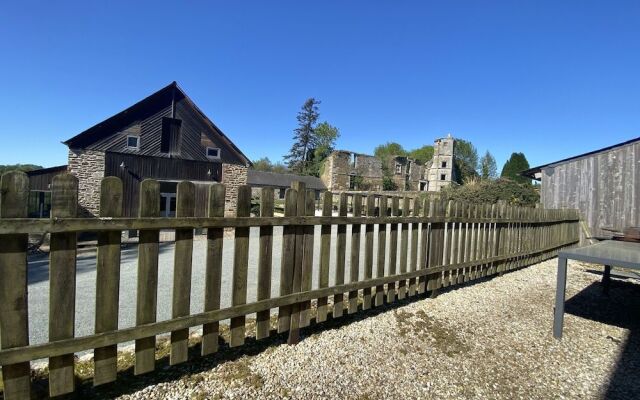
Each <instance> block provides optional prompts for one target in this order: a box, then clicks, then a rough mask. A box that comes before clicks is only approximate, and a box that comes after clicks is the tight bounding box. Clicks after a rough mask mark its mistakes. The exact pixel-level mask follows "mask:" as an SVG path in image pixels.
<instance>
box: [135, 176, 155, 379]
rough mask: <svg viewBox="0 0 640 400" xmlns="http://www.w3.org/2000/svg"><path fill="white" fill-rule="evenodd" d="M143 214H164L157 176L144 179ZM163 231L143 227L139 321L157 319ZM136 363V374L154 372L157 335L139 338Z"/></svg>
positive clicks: (138, 288)
mask: <svg viewBox="0 0 640 400" xmlns="http://www.w3.org/2000/svg"><path fill="white" fill-rule="evenodd" d="M138 215H139V216H140V218H149V217H159V216H160V184H159V183H158V181H155V180H153V179H145V180H144V181H142V182H141V183H140V208H139V210H138ZM159 241H160V231H159V230H157V229H143V230H140V239H139V242H138V278H137V279H138V286H137V300H136V325H144V324H148V323H151V322H156V310H157V303H158V302H157V294H158V250H159ZM135 347H136V364H135V366H134V374H136V375H140V374H144V373H147V372H151V371H153V370H154V368H155V362H156V359H155V351H156V337H155V336H150V337H146V338H142V339H138V340H136V345H135Z"/></svg>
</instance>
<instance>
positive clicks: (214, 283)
mask: <svg viewBox="0 0 640 400" xmlns="http://www.w3.org/2000/svg"><path fill="white" fill-rule="evenodd" d="M225 195H226V187H225V186H224V185H222V184H219V185H211V186H210V187H209V197H208V200H207V203H208V204H207V215H208V216H209V217H223V216H224V201H225ZM272 198H273V196H272ZM272 201H273V200H272ZM261 229H262V228H261ZM261 232H262V231H261ZM223 242H224V229H223V228H208V229H207V256H206V261H205V269H206V271H205V278H204V279H205V282H204V310H205V311H212V310H218V309H219V308H220V290H221V286H222V247H223ZM258 293H260V291H258ZM219 325H220V323H219V322H211V323H209V324H204V325H203V326H202V349H201V351H202V355H203V356H204V355H207V354H211V353H215V352H216V351H218V334H219V332H220V326H219Z"/></svg>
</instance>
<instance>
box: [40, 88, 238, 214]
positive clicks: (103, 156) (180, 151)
mask: <svg viewBox="0 0 640 400" xmlns="http://www.w3.org/2000/svg"><path fill="white" fill-rule="evenodd" d="M64 144H66V145H67V146H68V147H69V158H68V160H69V163H68V165H67V166H66V168H63V167H62V166H61V167H56V168H55V169H53V170H52V172H51V173H49V174H38V172H37V171H34V172H33V173H30V176H33V179H31V178H30V181H33V182H31V183H32V190H37V191H39V192H46V191H47V190H49V185H50V182H51V179H53V176H55V174H58V173H61V172H64V171H65V170H66V171H68V172H70V173H71V174H73V175H75V176H76V177H77V178H78V203H79V206H80V214H81V215H84V216H97V215H99V204H100V181H101V180H102V178H104V177H107V176H117V177H119V178H120V179H122V182H123V190H124V207H123V213H124V216H127V217H132V216H136V215H137V213H138V207H139V205H138V204H139V196H138V194H139V193H138V191H139V186H140V182H142V180H144V179H147V178H152V179H156V180H158V181H159V182H160V192H161V193H160V212H161V216H173V215H175V210H176V188H177V184H178V182H180V181H183V180H188V181H191V182H193V183H194V184H195V186H196V216H205V215H206V204H207V201H206V199H207V195H208V187H209V185H210V184H212V183H224V184H225V185H226V186H227V194H226V195H227V198H226V202H225V211H226V214H227V215H231V214H233V213H235V209H236V201H237V189H238V186H240V185H245V184H246V183H247V169H248V167H249V166H250V165H251V162H250V161H249V159H248V158H247V157H246V156H245V155H244V154H243V153H242V152H241V151H240V149H238V148H237V147H236V145H235V144H233V142H231V140H230V139H229V138H228V137H227V136H226V135H225V134H224V133H223V132H222V131H221V130H220V129H219V128H218V127H216V126H215V125H214V124H213V122H211V120H210V119H209V118H207V116H206V115H205V114H204V113H203V112H202V111H201V110H200V109H199V108H198V107H197V106H196V105H195V103H193V101H192V100H191V99H190V98H189V97H188V96H187V95H186V94H185V93H184V91H182V89H180V87H178V85H177V84H176V83H175V82H173V83H171V84H169V85H168V86H166V87H164V88H162V89H160V90H159V91H157V92H155V93H153V94H152V95H150V96H149V97H147V98H145V99H143V100H141V101H139V102H138V103H136V104H134V105H132V106H131V107H129V108H127V109H125V110H123V111H121V112H120V113H118V114H116V115H114V116H112V117H110V118H108V119H106V120H104V121H102V122H100V123H98V124H97V125H95V126H93V127H91V128H89V129H87V130H85V131H84V132H82V133H80V134H78V135H76V136H74V137H72V138H71V139H69V140H67V141H65V142H64ZM36 176H37V177H38V179H36ZM45 178H48V179H45ZM47 180H48V182H47ZM36 184H37V187H35V186H36ZM45 194H46V193H45ZM38 195H39V196H38V198H42V199H43V200H42V201H43V202H44V203H46V198H47V196H46V195H45V196H41V195H40V193H38ZM34 198H35V196H34ZM49 199H50V196H49ZM47 206H48V207H50V204H49V205H47V204H35V201H34V208H35V209H38V210H40V211H41V210H43V209H46V208H47ZM40 214H46V213H42V212H40Z"/></svg>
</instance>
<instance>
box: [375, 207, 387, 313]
mask: <svg viewBox="0 0 640 400" xmlns="http://www.w3.org/2000/svg"><path fill="white" fill-rule="evenodd" d="M378 215H379V216H381V217H386V216H388V215H389V207H388V205H387V196H380V199H379V200H378ZM386 247H387V224H386V223H381V224H379V225H378V265H377V271H376V277H377V278H381V277H383V276H384V267H385V252H386ZM383 304H384V285H378V286H376V297H375V305H376V307H380V306H381V305H383Z"/></svg>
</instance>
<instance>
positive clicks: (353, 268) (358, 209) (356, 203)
mask: <svg viewBox="0 0 640 400" xmlns="http://www.w3.org/2000/svg"><path fill="white" fill-rule="evenodd" d="M351 199H352V200H351V209H352V216H353V217H360V216H362V196H361V195H360V194H358V193H356V194H354V195H353V197H352V198H351ZM361 229H362V227H361V225H360V224H355V223H354V224H352V225H351V263H350V269H349V282H351V283H354V282H358V278H359V277H358V273H359V272H360V231H361ZM356 311H358V291H357V290H352V291H350V292H349V304H348V309H347V312H348V313H349V314H353V313H355V312H356Z"/></svg>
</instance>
